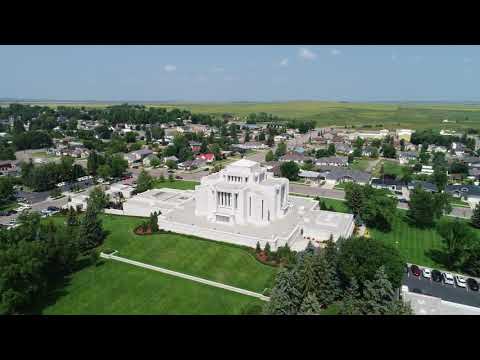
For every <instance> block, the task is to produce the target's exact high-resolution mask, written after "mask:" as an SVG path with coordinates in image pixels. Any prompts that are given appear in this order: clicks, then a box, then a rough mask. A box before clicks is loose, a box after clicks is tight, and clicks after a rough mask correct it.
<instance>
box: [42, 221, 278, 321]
mask: <svg viewBox="0 0 480 360" xmlns="http://www.w3.org/2000/svg"><path fill="white" fill-rule="evenodd" d="M51 219H53V220H54V221H57V222H62V221H64V218H63V217H53V218H51ZM140 222H141V219H139V218H131V217H125V216H113V215H104V216H103V225H104V228H105V230H107V231H108V232H109V235H108V237H107V239H106V240H105V243H104V244H103V245H102V247H101V249H115V250H118V251H119V252H118V254H117V255H119V256H123V257H126V258H129V259H132V260H137V261H141V262H145V263H148V264H152V265H157V266H161V267H165V268H168V269H170V270H175V271H179V272H183V273H187V274H190V275H195V276H199V277H202V278H205V279H209V280H213V281H217V282H221V283H224V284H228V285H233V286H236V287H240V288H244V289H248V290H252V291H256V292H262V291H264V290H265V288H271V287H272V285H273V281H274V278H275V274H276V272H277V268H274V267H270V266H267V265H263V264H261V263H260V262H258V261H257V260H256V259H255V258H254V256H253V255H252V254H251V253H250V252H249V251H248V250H246V249H245V248H241V247H238V246H234V245H229V244H223V243H219V242H214V241H208V240H203V239H200V238H195V237H190V236H183V235H179V234H158V235H153V236H138V235H135V234H134V233H133V229H134V228H135V227H136V226H137V225H138V224H139V223H140ZM102 262H103V263H104V264H103V265H101V266H99V267H91V266H89V267H87V268H85V269H83V270H81V271H79V272H77V273H75V274H73V276H72V279H71V282H70V284H68V285H67V287H65V288H64V289H63V290H62V292H63V293H64V295H62V296H61V297H60V298H57V299H56V300H55V302H52V304H51V305H49V306H47V307H46V308H45V311H44V313H45V314H70V313H75V314H238V313H239V312H240V311H241V309H242V308H243V307H244V306H248V305H255V304H257V305H258V304H260V305H261V304H262V302H261V301H260V300H257V299H254V298H251V297H248V296H244V295H240V294H236V293H231V292H229V291H226V290H222V289H217V288H213V287H209V286H206V285H202V284H197V283H194V282H191V281H188V280H185V279H179V278H175V277H172V276H168V275H164V274H160V273H157V272H154V271H152V270H147V269H141V268H137V267H134V266H132V265H127V264H121V263H117V262H114V261H112V260H102Z"/></svg>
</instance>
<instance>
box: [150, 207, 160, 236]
mask: <svg viewBox="0 0 480 360" xmlns="http://www.w3.org/2000/svg"><path fill="white" fill-rule="evenodd" d="M150 229H151V230H152V232H154V233H155V232H158V230H159V229H158V215H157V213H156V212H155V211H154V212H153V213H151V214H150Z"/></svg>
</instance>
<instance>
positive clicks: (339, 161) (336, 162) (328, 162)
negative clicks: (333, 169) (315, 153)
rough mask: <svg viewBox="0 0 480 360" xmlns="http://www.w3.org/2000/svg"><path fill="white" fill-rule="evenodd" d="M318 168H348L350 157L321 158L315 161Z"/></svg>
mask: <svg viewBox="0 0 480 360" xmlns="http://www.w3.org/2000/svg"><path fill="white" fill-rule="evenodd" d="M315 165H317V166H348V157H346V156H327V157H321V158H319V159H317V160H316V161H315Z"/></svg>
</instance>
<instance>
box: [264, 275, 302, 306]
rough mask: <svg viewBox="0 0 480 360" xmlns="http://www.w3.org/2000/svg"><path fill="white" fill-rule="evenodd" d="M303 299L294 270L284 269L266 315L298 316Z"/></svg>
mask: <svg viewBox="0 0 480 360" xmlns="http://www.w3.org/2000/svg"><path fill="white" fill-rule="evenodd" d="M302 300H303V297H302V294H301V292H300V290H299V289H298V279H297V276H296V274H295V271H294V270H287V269H282V270H280V272H279V273H278V275H277V277H276V280H275V286H274V288H273V289H272V293H271V295H270V301H269V302H268V303H267V304H266V306H265V309H264V313H265V314H268V315H296V314H297V312H298V310H299V308H300V305H301V303H302Z"/></svg>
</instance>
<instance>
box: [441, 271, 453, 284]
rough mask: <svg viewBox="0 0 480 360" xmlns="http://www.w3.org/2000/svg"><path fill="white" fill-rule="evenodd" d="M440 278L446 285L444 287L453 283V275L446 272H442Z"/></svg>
mask: <svg viewBox="0 0 480 360" xmlns="http://www.w3.org/2000/svg"><path fill="white" fill-rule="evenodd" d="M442 276H443V282H444V283H445V284H446V285H454V284H455V282H454V281H453V275H452V274H450V273H448V272H444V273H442Z"/></svg>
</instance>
